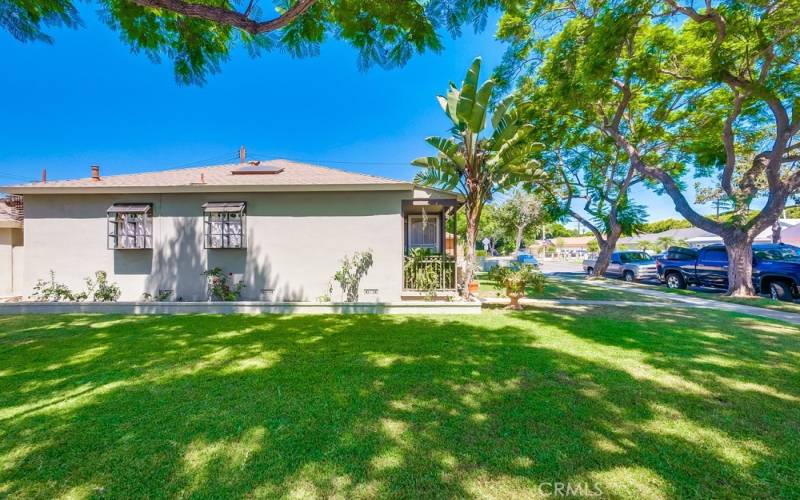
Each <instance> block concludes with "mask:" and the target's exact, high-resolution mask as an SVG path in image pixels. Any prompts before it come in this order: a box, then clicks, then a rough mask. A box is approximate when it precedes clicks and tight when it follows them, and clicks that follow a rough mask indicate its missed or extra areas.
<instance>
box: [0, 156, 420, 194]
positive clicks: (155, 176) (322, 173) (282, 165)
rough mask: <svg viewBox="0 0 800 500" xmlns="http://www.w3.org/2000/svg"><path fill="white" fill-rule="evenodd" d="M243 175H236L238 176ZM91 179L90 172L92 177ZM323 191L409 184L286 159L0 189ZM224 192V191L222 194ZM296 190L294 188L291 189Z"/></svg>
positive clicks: (24, 191)
mask: <svg viewBox="0 0 800 500" xmlns="http://www.w3.org/2000/svg"><path fill="white" fill-rule="evenodd" d="M243 173H245V174H247V175H239V174H243ZM93 175H94V173H93ZM301 186H303V187H306V188H309V190H315V188H316V190H324V189H331V188H334V187H336V188H339V189H340V190H344V189H346V188H347V187H348V186H351V187H353V188H354V189H406V188H410V187H411V184H410V183H408V182H404V181H399V180H394V179H388V178H386V177H379V176H376V175H368V174H359V173H354V172H347V171H344V170H339V169H335V168H329V167H323V166H319V165H310V164H307V163H299V162H294V161H289V160H280V159H277V160H268V161H250V162H246V163H233V164H227V165H212V166H207V167H193V168H181V169H174V170H162V171H156V172H144V173H139V174H123V175H103V174H102V172H100V171H99V169H98V171H97V172H96V176H95V177H85V178H81V179H74V180H59V181H49V180H48V181H47V182H32V183H27V184H18V185H12V186H4V187H0V191H6V192H9V193H14V194H33V193H45V192H71V191H81V192H92V191H95V192H113V191H125V192H134V191H135V192H147V191H152V192H167V191H209V190H213V189H217V188H219V189H220V190H223V191H224V190H227V191H232V190H236V189H237V188H245V187H247V188H250V189H243V190H250V191H261V190H264V191H270V190H282V189H281V188H284V189H285V190H295V191H296V190H303V189H299V188H300V187H301ZM226 188H227V189H226ZM293 188H294V189H293Z"/></svg>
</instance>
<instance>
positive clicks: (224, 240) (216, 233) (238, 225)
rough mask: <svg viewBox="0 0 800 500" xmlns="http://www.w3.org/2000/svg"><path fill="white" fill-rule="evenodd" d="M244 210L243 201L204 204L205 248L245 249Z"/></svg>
mask: <svg viewBox="0 0 800 500" xmlns="http://www.w3.org/2000/svg"><path fill="white" fill-rule="evenodd" d="M245 208H246V205H245V203H244V202H243V201H237V202H208V203H206V204H204V205H203V216H204V217H203V218H204V221H205V222H204V226H205V248H211V249H214V248H246V247H247V241H246V237H245V235H246V234H247V229H246V227H245Z"/></svg>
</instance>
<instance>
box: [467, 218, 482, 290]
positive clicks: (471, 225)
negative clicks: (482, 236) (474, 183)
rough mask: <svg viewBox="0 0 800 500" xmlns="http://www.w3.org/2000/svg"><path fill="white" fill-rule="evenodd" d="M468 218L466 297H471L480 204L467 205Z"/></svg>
mask: <svg viewBox="0 0 800 500" xmlns="http://www.w3.org/2000/svg"><path fill="white" fill-rule="evenodd" d="M465 210H466V212H467V213H466V216H467V241H466V245H467V248H466V253H465V259H464V289H463V292H462V293H463V295H464V297H469V284H470V283H472V277H473V275H474V274H475V243H476V241H475V240H476V239H477V238H478V223H479V221H480V218H481V207H480V206H479V204H478V203H467V204H466V205H465Z"/></svg>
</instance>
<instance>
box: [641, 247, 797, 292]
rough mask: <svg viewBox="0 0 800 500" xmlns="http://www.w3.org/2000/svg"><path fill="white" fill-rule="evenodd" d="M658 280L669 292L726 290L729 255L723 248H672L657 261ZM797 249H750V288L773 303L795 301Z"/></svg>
mask: <svg viewBox="0 0 800 500" xmlns="http://www.w3.org/2000/svg"><path fill="white" fill-rule="evenodd" d="M656 266H657V269H658V277H659V280H661V281H662V282H663V283H666V284H667V286H668V287H670V288H681V289H683V288H686V287H687V286H689V285H699V286H707V287H713V288H727V287H728V252H727V251H725V246H724V245H709V246H707V247H703V248H701V249H700V250H693V249H691V248H680V247H671V248H670V249H669V250H668V251H667V255H666V257H664V258H662V259H658V260H657V261H656ZM798 283H800V248H798V247H795V246H792V245H786V244H783V243H763V244H756V245H753V287H754V288H755V289H756V292H758V293H762V294H769V295H770V297H772V298H773V299H776V300H793V299H794V298H796V297H798V295H799V294H798Z"/></svg>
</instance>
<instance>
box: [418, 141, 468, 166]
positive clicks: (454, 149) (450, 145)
mask: <svg viewBox="0 0 800 500" xmlns="http://www.w3.org/2000/svg"><path fill="white" fill-rule="evenodd" d="M425 142H427V143H428V144H430V145H431V146H433V147H435V148H436V149H438V150H439V151H440V153H441V154H442V155H443V156H445V157H447V159H448V160H450V161H452V162H453V163H455V164H456V165H457V166H459V167H461V168H463V167H464V163H465V161H464V155H462V154H461V152H460V151H459V149H458V143H456V141H454V140H453V139H450V138H445V137H435V136H433V137H428V138H427V139H425Z"/></svg>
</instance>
